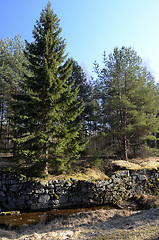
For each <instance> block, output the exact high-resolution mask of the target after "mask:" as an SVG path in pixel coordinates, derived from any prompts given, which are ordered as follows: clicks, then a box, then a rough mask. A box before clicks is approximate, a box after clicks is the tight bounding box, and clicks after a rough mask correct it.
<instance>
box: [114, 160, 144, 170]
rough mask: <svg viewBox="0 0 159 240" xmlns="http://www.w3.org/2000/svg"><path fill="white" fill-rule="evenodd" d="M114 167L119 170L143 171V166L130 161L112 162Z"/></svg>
mask: <svg viewBox="0 0 159 240" xmlns="http://www.w3.org/2000/svg"><path fill="white" fill-rule="evenodd" d="M112 165H114V167H116V168H117V169H119V170H139V169H143V167H142V166H140V165H139V164H136V163H131V162H129V161H124V160H117V161H112Z"/></svg>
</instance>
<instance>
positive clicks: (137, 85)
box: [96, 47, 159, 159]
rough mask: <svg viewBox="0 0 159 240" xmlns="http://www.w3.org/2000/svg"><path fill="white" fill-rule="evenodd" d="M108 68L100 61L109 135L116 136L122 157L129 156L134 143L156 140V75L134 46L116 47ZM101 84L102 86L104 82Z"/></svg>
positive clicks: (114, 139) (104, 113) (102, 93)
mask: <svg viewBox="0 0 159 240" xmlns="http://www.w3.org/2000/svg"><path fill="white" fill-rule="evenodd" d="M103 60H104V64H105V66H104V68H102V69H101V70H100V69H99V67H98V65H97V64H96V71H97V73H98V79H99V80H100V84H101V85H102V88H101V89H102V90H101V96H102V97H101V106H102V113H103V119H105V126H106V132H107V136H108V137H109V138H111V139H113V141H114V143H115V142H116V146H117V145H118V147H117V148H118V149H120V151H121V157H122V158H124V159H127V157H128V150H129V149H130V145H133V146H134V154H135V151H136V148H137V147H138V146H141V145H142V143H143V142H144V140H156V137H155V134H154V133H157V132H158V130H159V121H158V118H157V114H158V111H159V105H158V94H157V89H156V85H155V83H154V78H153V77H152V75H151V74H150V73H149V71H148V70H147V69H146V68H145V67H144V66H143V64H142V60H141V58H140V57H139V56H138V55H137V53H136V52H135V51H134V50H133V49H131V48H125V47H122V48H121V49H118V48H115V49H114V52H113V54H110V55H109V57H108V58H106V56H105V55H104V59H103ZM100 87H101V86H100Z"/></svg>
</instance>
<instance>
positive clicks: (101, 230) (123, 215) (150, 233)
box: [0, 208, 159, 240]
mask: <svg viewBox="0 0 159 240" xmlns="http://www.w3.org/2000/svg"><path fill="white" fill-rule="evenodd" d="M0 239H2V240H9V239H12V240H13V239H19V240H34V239H36V240H51V239H55V240H57V239H58V240H64V239H68V240H71V239H74V240H75V239H76V240H77V239H79V240H80V239H81V240H83V239H96V240H99V239H113V240H114V239H119V240H120V239H126V240H127V239H133V240H134V239H137V240H142V239H147V240H150V239H152V240H157V239H159V208H158V209H150V210H143V211H128V210H118V209H110V210H103V209H101V210H96V211H89V212H81V213H78V214H73V215H70V216H66V217H60V218H56V219H54V220H52V221H51V222H49V223H45V222H44V220H43V221H42V222H41V223H39V224H37V225H35V226H31V227H27V226H23V227H22V228H20V229H19V230H18V229H17V230H10V231H9V230H4V229H0Z"/></svg>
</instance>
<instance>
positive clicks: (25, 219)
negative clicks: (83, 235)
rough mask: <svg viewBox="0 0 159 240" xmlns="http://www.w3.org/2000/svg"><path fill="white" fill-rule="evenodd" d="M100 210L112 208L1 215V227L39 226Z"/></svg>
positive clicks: (100, 207) (101, 207) (102, 207)
mask: <svg viewBox="0 0 159 240" xmlns="http://www.w3.org/2000/svg"><path fill="white" fill-rule="evenodd" d="M98 209H105V210H108V209H112V207H110V206H99V207H92V208H78V209H65V210H54V211H46V212H30V213H20V212H17V213H13V214H9V213H8V214H6V213H4V215H0V226H5V227H11V228H12V227H19V226H22V225H27V226H28V225H33V224H37V223H39V222H41V221H45V222H47V221H49V220H51V219H54V218H56V217H60V216H66V215H71V214H74V213H79V212H88V211H95V210H98Z"/></svg>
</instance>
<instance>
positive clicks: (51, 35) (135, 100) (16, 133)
mask: <svg viewBox="0 0 159 240" xmlns="http://www.w3.org/2000/svg"><path fill="white" fill-rule="evenodd" d="M61 31H62V29H61V28H60V25H59V19H58V17H57V15H56V14H55V13H54V12H53V10H52V8H51V4H50V2H49V3H48V5H47V7H46V8H45V9H44V10H42V12H41V14H40V19H39V21H36V25H35V26H34V29H33V42H31V43H29V42H27V41H26V42H25V43H23V41H22V40H21V37H20V36H19V35H18V36H15V38H14V39H10V38H7V39H1V40H0V153H4V152H6V153H11V154H12V156H13V159H14V161H16V162H17V163H18V164H19V166H24V165H27V166H32V167H33V166H35V168H34V171H38V170H39V166H40V168H41V169H42V171H45V173H48V168H49V167H51V168H52V169H54V170H55V171H58V172H59V171H62V170H66V169H68V168H70V167H71V164H72V163H73V162H74V161H77V160H78V159H79V158H80V156H81V154H82V157H83V158H84V157H86V156H87V157H91V156H99V157H101V156H107V157H108V156H117V157H118V158H122V159H125V160H126V159H128V158H129V157H138V156H140V155H142V154H144V152H146V151H149V152H151V151H152V150H154V151H155V152H157V149H158V147H159V146H158V132H159V90H158V85H157V84H156V83H155V79H154V77H153V76H152V75H151V73H150V72H149V70H148V68H147V67H145V66H144V64H143V61H142V59H141V58H140V57H139V56H138V55H137V53H136V52H135V51H134V50H133V49H132V48H127V47H122V48H121V49H119V48H115V49H114V51H113V53H112V54H110V55H109V56H107V55H106V54H105V53H104V54H103V66H102V67H101V66H99V64H98V63H97V62H95V63H94V72H95V73H96V77H92V78H91V79H89V80H88V79H87V74H86V73H85V72H84V71H83V69H82V67H81V66H80V65H79V64H78V63H77V62H76V61H75V60H74V59H72V58H68V56H67V53H65V49H66V43H65V40H64V39H63V38H62V37H61V35H60V34H61ZM37 166H38V167H37Z"/></svg>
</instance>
